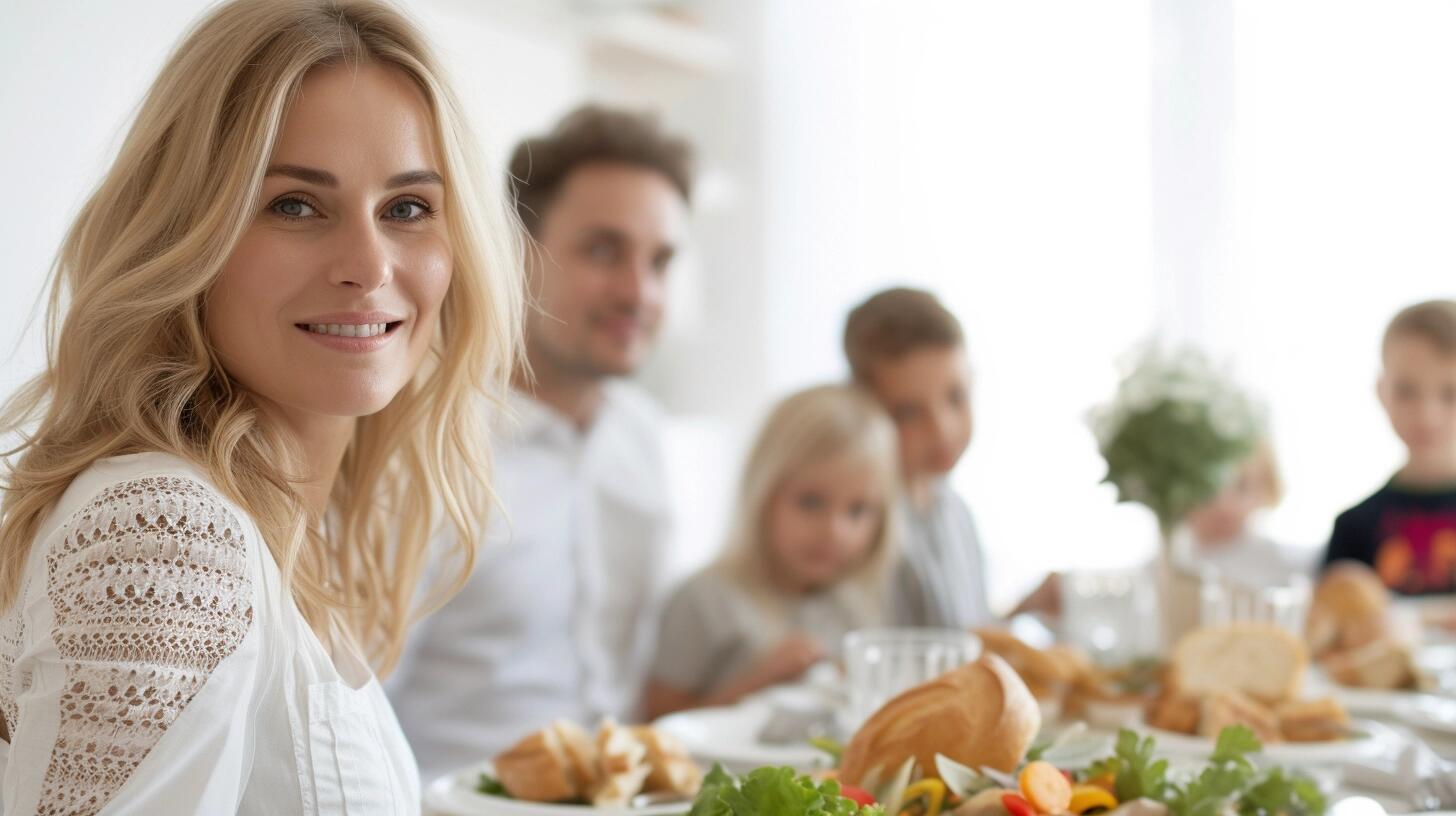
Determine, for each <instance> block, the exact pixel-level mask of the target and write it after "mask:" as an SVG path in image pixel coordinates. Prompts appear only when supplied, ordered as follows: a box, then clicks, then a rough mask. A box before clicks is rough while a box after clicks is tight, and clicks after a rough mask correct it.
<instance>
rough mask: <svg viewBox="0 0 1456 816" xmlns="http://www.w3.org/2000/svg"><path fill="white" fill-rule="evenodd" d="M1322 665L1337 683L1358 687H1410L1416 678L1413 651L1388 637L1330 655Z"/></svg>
mask: <svg viewBox="0 0 1456 816" xmlns="http://www.w3.org/2000/svg"><path fill="white" fill-rule="evenodd" d="M1321 665H1322V666H1324V669H1325V671H1326V672H1327V673H1328V674H1329V675H1330V677H1332V678H1334V680H1335V682H1336V683H1339V684H1340V685H1343V686H1354V687H1356V688H1371V689H1403V688H1411V687H1413V686H1414V685H1415V684H1416V679H1417V676H1416V668H1415V664H1414V663H1412V661H1411V654H1410V649H1409V648H1408V647H1407V646H1406V645H1405V644H1403V643H1400V642H1398V641H1396V640H1393V639H1388V638H1387V639H1380V640H1375V641H1372V642H1370V643H1367V644H1365V645H1364V646H1360V647H1358V648H1355V649H1347V650H1345V651H1341V652H1336V653H1334V654H1331V655H1329V656H1328V657H1326V658H1325V659H1324V660H1322V661H1321Z"/></svg>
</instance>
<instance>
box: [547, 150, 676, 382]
mask: <svg viewBox="0 0 1456 816" xmlns="http://www.w3.org/2000/svg"><path fill="white" fill-rule="evenodd" d="M687 219H688V212H687V202H686V201H685V200H684V199H683V196H682V194H681V193H679V192H678V190H677V188H676V187H674V186H673V184H672V182H671V181H670V180H669V179H668V178H667V177H666V176H664V175H663V174H661V173H659V172H657V171H655V170H651V169H647V168H644V167H638V166H635V165H630V164H624V163H613V162H602V163H597V164H588V165H583V166H582V167H579V168H577V169H575V170H573V171H572V172H571V173H570V174H569V175H568V176H567V177H566V180H565V181H564V182H563V184H562V185H561V189H560V190H558V191H557V193H556V196H555V197H554V198H553V199H551V201H550V203H549V204H548V205H547V207H546V211H545V212H544V213H543V214H542V218H541V223H540V226H539V228H538V230H537V235H536V241H537V243H538V244H539V247H538V254H537V257H535V258H534V259H533V261H532V264H531V284H532V290H533V293H534V295H535V298H536V305H537V307H538V309H537V310H533V311H532V313H531V316H530V318H529V321H528V324H527V332H528V342H529V343H530V346H531V359H532V364H533V365H534V366H536V367H540V366H543V365H544V366H549V367H551V368H554V369H556V370H557V371H558V372H560V373H564V374H569V375H574V376H578V377H588V378H593V379H596V378H605V377H616V376H625V375H629V374H631V373H633V372H634V371H636V369H637V367H638V366H639V365H641V364H642V361H643V359H644V358H645V357H646V355H647V352H648V351H649V350H650V349H651V347H652V342H653V340H654V339H655V338H656V337H657V332H658V329H659V327H660V326H661V324H662V313H663V306H664V302H665V300H666V294H667V292H666V283H667V272H668V269H669V267H670V266H671V263H672V260H673V258H674V257H675V256H676V254H677V252H678V249H679V247H680V246H681V245H682V242H683V238H684V235H685V233H686V230H687Z"/></svg>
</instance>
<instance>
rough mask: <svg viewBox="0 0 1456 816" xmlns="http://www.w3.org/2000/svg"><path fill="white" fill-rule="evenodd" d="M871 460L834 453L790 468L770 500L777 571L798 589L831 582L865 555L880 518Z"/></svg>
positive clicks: (881, 506) (880, 502)
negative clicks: (832, 455)
mask: <svg viewBox="0 0 1456 816" xmlns="http://www.w3.org/2000/svg"><path fill="white" fill-rule="evenodd" d="M885 499H886V497H885V496H884V494H883V491H882V490H881V488H880V485H879V479H878V477H877V474H876V472H875V469H874V466H873V465H872V464H870V463H869V462H866V461H863V460H862V459H858V458H852V457H847V456H844V457H836V458H833V459H827V460H824V461H822V462H816V463H812V464H808V465H805V466H803V467H801V468H799V469H797V470H795V471H792V472H791V473H790V474H789V476H788V478H786V479H784V481H783V483H782V484H781V485H780V486H779V489H778V490H777V491H776V492H775V493H774V497H773V500H772V501H771V502H770V505H769V514H768V531H767V539H768V541H767V543H768V548H769V556H770V560H771V562H772V564H773V567H774V569H775V574H777V575H779V576H781V577H782V578H783V579H784V582H785V583H786V584H787V585H789V586H791V587H793V588H794V589H797V590H801V591H812V590H817V589H822V588H825V587H828V586H831V585H833V584H834V583H835V582H837V581H838V580H839V579H841V578H842V577H844V575H845V574H847V573H848V572H849V571H850V570H852V569H854V568H855V567H856V566H858V565H859V564H860V563H861V562H863V561H864V559H865V558H867V557H868V556H869V554H870V550H871V548H872V547H873V546H874V543H875V538H876V536H877V535H878V533H879V531H880V525H881V523H882V521H883V519H884V506H885V504H884V503H885Z"/></svg>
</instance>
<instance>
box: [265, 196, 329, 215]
mask: <svg viewBox="0 0 1456 816" xmlns="http://www.w3.org/2000/svg"><path fill="white" fill-rule="evenodd" d="M273 211H274V212H276V213H278V214H279V215H281V216H283V217H284V218H308V217H309V216H311V215H317V214H318V212H317V211H316V210H315V209H314V208H313V207H312V206H311V205H310V204H309V203H308V202H307V201H304V200H303V199H299V198H284V199H279V200H278V201H275V202H273Z"/></svg>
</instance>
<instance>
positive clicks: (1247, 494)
mask: <svg viewBox="0 0 1456 816" xmlns="http://www.w3.org/2000/svg"><path fill="white" fill-rule="evenodd" d="M1273 491H1274V486H1273V485H1271V484H1269V478H1268V473H1267V469H1266V468H1265V467H1264V466H1263V462H1262V461H1261V460H1260V459H1259V458H1258V457H1255V458H1254V459H1250V460H1248V461H1245V462H1244V463H1243V465H1241V466H1240V467H1239V470H1238V472H1237V473H1236V474H1234V478H1233V480H1232V481H1230V482H1229V483H1228V484H1227V485H1225V486H1224V488H1223V490H1220V491H1219V492H1218V494H1217V495H1216V496H1214V497H1213V498H1212V499H1209V500H1208V501H1207V502H1205V503H1203V504H1201V505H1199V506H1198V507H1195V508H1194V509H1193V510H1192V511H1191V512H1189V514H1188V526H1189V527H1190V528H1191V529H1192V530H1193V535H1194V537H1195V538H1197V540H1198V542H1199V544H1201V545H1203V546H1218V545H1220V544H1227V543H1229V542H1231V541H1233V540H1235V539H1237V538H1239V537H1240V536H1242V535H1243V534H1244V529H1245V527H1247V526H1248V523H1249V517H1250V516H1252V515H1253V514H1254V513H1255V512H1256V511H1258V510H1259V509H1261V508H1263V507H1265V506H1267V505H1268V504H1269V500H1270V496H1271V495H1272V494H1273Z"/></svg>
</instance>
